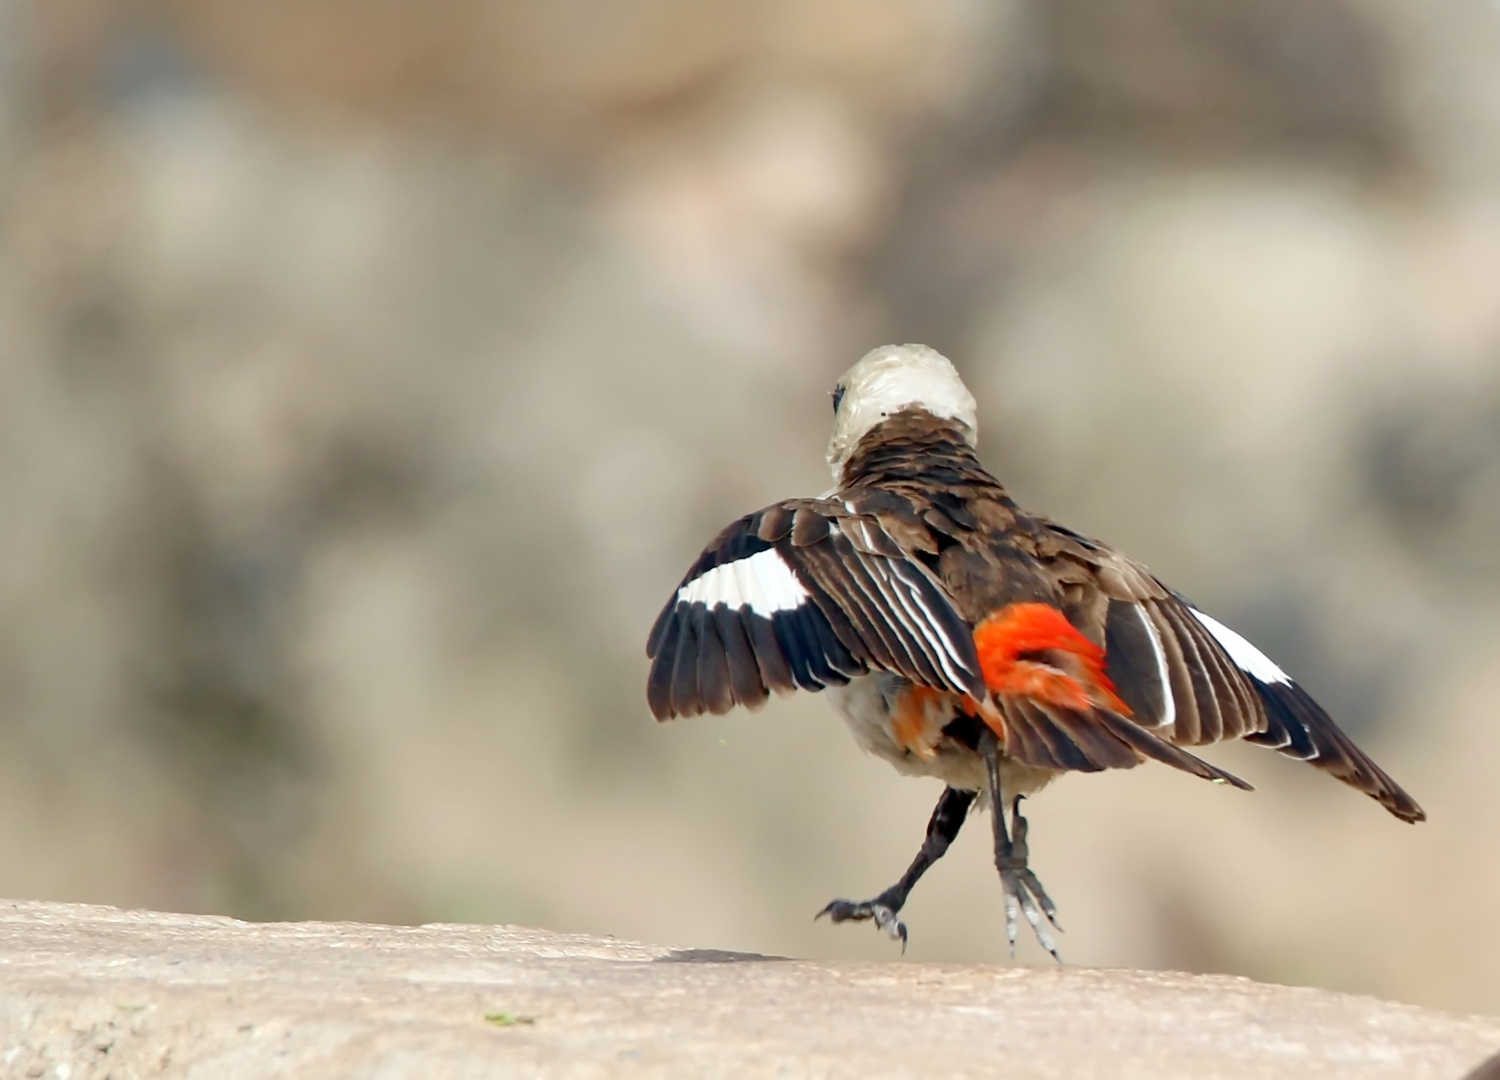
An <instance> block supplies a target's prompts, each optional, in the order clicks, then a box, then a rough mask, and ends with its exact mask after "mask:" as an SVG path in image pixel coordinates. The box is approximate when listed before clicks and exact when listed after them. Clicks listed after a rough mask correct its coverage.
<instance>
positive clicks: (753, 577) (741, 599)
mask: <svg viewBox="0 0 1500 1080" xmlns="http://www.w3.org/2000/svg"><path fill="white" fill-rule="evenodd" d="M811 596H812V594H811V593H809V592H808V591H807V588H806V586H804V585H803V584H802V582H800V581H798V580H797V575H796V574H794V573H792V568H791V567H790V566H788V565H787V564H786V561H785V560H784V559H782V557H781V556H780V555H778V554H777V553H776V549H775V548H767V549H766V550H765V551H758V552H756V553H755V554H754V555H751V556H750V557H749V558H748V559H736V560H735V561H734V562H731V563H722V564H721V565H719V566H716V567H714V568H713V569H712V570H710V571H708V572H707V573H706V574H703V575H701V576H699V577H695V578H694V579H693V580H692V581H689V582H688V583H687V584H686V585H684V586H683V587H682V588H680V589H678V590H677V602H678V603H679V604H692V603H701V604H705V605H707V606H708V607H709V608H713V607H714V606H716V605H718V604H723V605H725V606H726V607H728V608H730V609H731V610H738V609H739V608H741V607H746V606H748V607H749V608H750V610H751V611H753V612H755V614H757V615H764V616H767V617H769V616H770V615H772V614H773V613H775V612H777V611H792V610H795V609H796V608H799V607H801V606H802V605H803V604H804V603H806V602H807V600H808V599H809V598H810V597H811Z"/></svg>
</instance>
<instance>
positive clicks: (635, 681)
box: [0, 0, 1500, 1011]
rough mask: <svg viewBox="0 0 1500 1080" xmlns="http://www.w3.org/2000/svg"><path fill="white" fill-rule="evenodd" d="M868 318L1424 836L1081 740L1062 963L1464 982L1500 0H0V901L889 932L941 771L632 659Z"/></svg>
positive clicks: (1488, 782) (951, 937) (736, 944)
mask: <svg viewBox="0 0 1500 1080" xmlns="http://www.w3.org/2000/svg"><path fill="white" fill-rule="evenodd" d="M887 341H924V342H927V343H929V344H931V345H933V346H935V347H937V348H939V349H941V350H943V351H945V352H947V353H949V354H950V355H951V356H952V357H953V358H954V359H955V360H956V361H957V363H958V364H959V366H960V368H961V370H962V371H963V372H964V373H965V374H966V376H967V377H968V379H969V380H970V383H971V385H972V386H973V387H974V389H975V391H976V394H977V395H978V396H979V398H980V407H981V421H982V438H981V449H982V451H983V454H984V456H985V458H986V460H987V462H988V463H989V464H990V465H991V466H992V467H993V468H994V469H995V470H996V471H997V472H999V473H1000V475H1001V476H1002V477H1004V478H1005V479H1007V481H1008V482H1009V483H1010V484H1011V486H1012V488H1013V490H1014V491H1015V492H1016V494H1017V495H1018V497H1020V498H1021V499H1022V500H1023V502H1025V503H1026V504H1027V505H1030V506H1032V507H1035V508H1036V509H1039V510H1043V511H1046V512H1048V513H1050V514H1053V515H1054V516H1057V517H1059V518H1061V519H1062V520H1064V521H1066V522H1067V523H1069V524H1070V525H1072V526H1074V527H1076V528H1078V529H1080V530H1083V531H1086V532H1090V533H1093V534H1096V535H1099V536H1101V537H1103V538H1105V539H1108V540H1110V541H1112V542H1114V543H1117V544H1119V545H1121V546H1123V547H1124V548H1126V550H1128V551H1130V552H1131V553H1133V554H1135V555H1136V556H1138V557H1139V558H1141V559H1143V560H1144V561H1146V562H1147V563H1148V564H1149V565H1151V566H1152V568H1153V569H1154V570H1156V571H1157V572H1158V573H1159V574H1161V575H1162V576H1164V577H1166V578H1167V579H1168V580H1169V581H1171V582H1172V583H1173V584H1174V585H1175V586H1176V587H1178V588H1180V589H1181V590H1183V591H1184V592H1186V593H1187V594H1188V595H1190V596H1192V597H1193V598H1194V599H1195V600H1196V601H1197V602H1198V603H1199V604H1200V605H1201V606H1203V607H1205V608H1206V609H1207V610H1209V611H1210V612H1213V613H1214V614H1216V615H1217V616H1219V617H1220V618H1222V619H1224V620H1225V621H1227V622H1229V623H1231V624H1232V625H1234V626H1236V627H1237V628H1239V629H1240V630H1242V631H1243V632H1244V633H1246V634H1247V635H1249V636H1251V637H1252V638H1253V639H1255V640H1256V641H1257V642H1259V643H1260V644H1261V645H1262V646H1263V647H1264V648H1265V650H1266V651H1267V652H1268V653H1270V654H1271V655H1272V656H1273V657H1275V658H1277V659H1278V660H1280V661H1281V662H1282V663H1283V664H1284V665H1285V666H1286V667H1288V668H1289V669H1290V670H1291V671H1292V672H1293V673H1294V674H1295V675H1296V676H1297V677H1298V678H1299V679H1301V680H1302V681H1303V682H1304V683H1305V684H1306V685H1307V686H1308V687H1309V688H1310V689H1312V690H1313V691H1314V692H1315V693H1316V694H1317V695H1318V696H1319V697H1320V698H1321V699H1322V700H1323V701H1324V702H1325V703H1326V704H1327V705H1328V706H1329V707H1330V709H1331V711H1333V712H1334V713H1335V715H1336V716H1337V717H1338V718H1339V719H1340V721H1341V722H1342V723H1343V724H1344V725H1345V726H1346V727H1347V728H1348V729H1349V730H1350V731H1351V732H1353V733H1354V734H1355V735H1356V737H1357V738H1359V739H1360V740H1361V742H1362V743H1364V744H1365V745H1366V746H1367V747H1368V748H1369V749H1370V750H1371V751H1372V752H1373V753H1375V755H1376V756H1377V757H1378V758H1379V759H1380V760H1381V762H1382V763H1383V764H1385V765H1386V766H1387V767H1388V768H1389V769H1390V771H1391V772H1392V773H1393V774H1395V775H1396V776H1397V778H1398V779H1400V780H1401V781H1402V782H1403V783H1404V784H1405V785H1406V786H1408V787H1409V788H1410V789H1411V790H1412V792H1413V793H1414V794H1415V795H1416V796H1417V797H1418V798H1419V800H1420V801H1422V802H1423V804H1424V805H1425V806H1426V807H1427V809H1428V811H1429V813H1430V815H1431V818H1432V820H1431V821H1430V822H1429V823H1427V824H1425V825H1421V826H1418V827H1414V828H1413V827H1407V826H1404V825H1401V824H1399V823H1398V822H1396V821H1394V820H1393V819H1391V818H1389V817H1388V816H1387V815H1385V814H1384V813H1383V812H1382V811H1380V810H1379V808H1378V807H1376V806H1375V805H1374V804H1372V803H1370V802H1369V801H1368V800H1366V799H1363V798H1360V797H1358V796H1357V795H1355V794H1352V793H1351V792H1349V791H1348V790H1346V789H1343V788H1342V787H1341V786H1340V785H1338V784H1336V783H1334V782H1332V781H1330V780H1329V779H1327V778H1326V777H1324V776H1321V775H1319V774H1317V773H1315V772H1314V771H1313V770H1310V769H1306V768H1303V767H1299V766H1297V765H1296V764H1295V763H1293V762H1288V761H1286V760H1284V759H1280V758H1278V757H1276V756H1275V755H1272V754H1268V753H1266V752H1265V751H1261V750H1256V749H1255V748H1252V747H1226V748H1224V749H1223V750H1222V751H1215V752H1213V753H1212V755H1211V756H1213V757H1214V758H1215V760H1217V761H1220V762H1222V763H1223V764H1225V765H1227V766H1228V767H1231V768H1234V769H1236V771H1239V772H1241V773H1242V774H1243V775H1245V776H1246V777H1247V778H1248V779H1250V780H1252V781H1253V782H1254V783H1255V784H1257V786H1258V787H1259V788H1260V790H1259V792H1257V793H1256V794H1254V795H1243V794H1240V793H1237V792H1233V791H1225V790H1220V789H1216V788H1212V787H1210V786H1209V785H1206V784H1199V783H1196V782H1193V781H1191V780H1189V779H1188V778H1185V777H1182V776H1175V775H1172V774H1171V773H1169V772H1168V771H1167V770H1164V769H1160V768H1154V767H1148V768H1144V769H1141V770H1137V771H1134V772H1132V773H1125V774H1118V775H1110V776H1102V777H1083V778H1078V777H1075V778H1072V779H1067V780H1064V781H1062V782H1060V783H1059V784H1058V785H1056V787H1055V788H1054V789H1051V790H1049V791H1048V792H1047V793H1046V794H1045V795H1044V796H1043V797H1042V798H1039V799H1038V800H1036V801H1035V802H1034V803H1033V804H1032V805H1031V810H1030V816H1031V819H1032V824H1033V830H1032V838H1033V851H1034V853H1035V857H1034V864H1035V865H1036V867H1037V868H1038V870H1039V871H1040V872H1041V874H1042V877H1043V879H1044V880H1045V881H1046V882H1047V883H1048V886H1049V889H1050V890H1051V892H1052V893H1053V895H1054V896H1055V897H1056V898H1057V899H1058V900H1059V903H1060V905H1061V909H1062V919H1063V923H1064V925H1065V926H1066V927H1067V928H1068V929H1069V931H1070V932H1069V934H1068V935H1067V936H1066V937H1065V939H1064V941H1063V950H1064V956H1065V957H1066V958H1067V959H1068V960H1070V961H1073V962H1075V963H1079V964H1089V965H1136V966H1145V967H1172V968H1180V969H1185V970H1189V971H1206V972H1229V973H1236V974H1243V975H1249V976H1252V977H1256V978H1260V979H1266V980H1273V981H1284V982H1297V983H1302V982H1305V983H1314V984H1319V985H1322V986H1327V987H1331V988H1336V989H1342V990H1357V991H1367V992H1373V993H1377V994H1381V995H1384V996H1387V997H1391V998H1396V999H1400V1000H1404V1001H1409V1002H1415V1003H1420V1004H1425V1005H1431V1006H1437V1007H1443V1008H1450V1009H1461V1010H1489V1011H1500V936H1497V935H1496V932H1495V920H1494V914H1495V912H1496V909H1497V905H1500V855H1497V851H1496V840H1495V837H1496V836H1497V835H1500V785H1496V783H1495V781H1494V779H1493V774H1494V769H1495V763H1496V762H1497V761H1500V722H1497V710H1500V613H1497V600H1500V6H1497V5H1496V3H1494V2H1493V0H1428V2H1425V3H1422V4H1409V3H1398V2H1395V0H1142V2H1140V3H1134V4H1130V5H1124V6H1122V5H1118V4H1114V3H1109V2H1107V0H1050V2H1045V3H1044V2H1041V0H1000V2H993V3H992V2H980V0H944V2H942V3H932V2H930V0H764V2H761V3H755V4H747V3H735V2H732V0H611V2H608V3H604V2H597V0H596V2H592V3H591V2H588V0H549V2H546V3H543V2H540V0H531V2H525V0H427V2H423V3H418V2H416V0H406V2H402V0H363V2H355V0H260V2H257V3H251V4H247V3H230V2H226V0H153V2H142V0H137V2H135V3H126V2H124V0H45V2H42V0H30V2H23V0H0V894H3V895H6V896H11V897H34V898H48V899H66V900H77V901H93V902H104V903H113V904H122V905H140V906H149V907H155V908H163V909H168V910H177V911H194V912H213V913H223V914H232V915H237V916H240V917H246V918H255V919H294V918H325V919H328V918H332V919H364V920H380V921H393V922H424V921H433V920H464V921H474V922H502V921H503V922H520V923H527V924H531V925H535V926H544V927H549V928H553V929H557V930H564V931H577V932H589V933H596V934H614V935H618V936H621V937H628V938H634V939H641V940H650V941H663V942H672V943H681V944H687V945H693V946H698V947H711V948H718V949H737V950H746V951H755V952H765V953H777V954H790V955H801V956H810V957H864V958H894V956H895V955H896V951H895V949H894V947H893V946H892V945H891V944H890V943H889V942H887V941H884V940H883V939H881V938H878V937H877V936H876V935H875V934H874V933H871V932H870V931H869V930H868V929H866V928H861V927H855V928H849V927H842V928H837V929H834V928H830V927H829V926H827V924H826V923H819V924H814V923H813V922H812V918H811V917H812V914H813V913H814V912H815V911H817V910H818V908H820V907H821V906H822V905H823V903H824V902H825V901H827V900H828V899H830V898H832V897H833V896H836V895H845V896H863V895H866V894H869V893H873V892H875V891H877V890H878V889H880V888H882V887H884V886H885V885H886V884H888V883H889V882H890V881H891V880H892V879H893V878H894V877H895V875H896V874H897V873H898V872H899V871H900V869H901V868H903V867H904V866H905V864H906V861H907V860H908V859H909V857H910V856H911V854H912V853H913V851H914V849H915V845H916V843H917V841H918V839H919V837H920V835H921V830H922V827H923V825H924V823H925V821H926V815H927V813H928V811H929V810H930V807H931V803H932V802H933V800H934V799H935V798H936V795H937V788H936V786H935V785H934V784H927V783H922V782H918V781H913V780H907V779H903V778H901V777H898V776H897V775H896V774H894V773H893V772H892V771H891V770H889V769H888V768H887V767H886V766H884V765H883V764H881V763H878V762H875V761H873V760H870V759H866V758H864V757H863V756H862V755H861V754H860V753H859V752H858V750H856V749H855V748H854V746H853V744H852V743H851V742H850V740H849V739H848V737H847V735H846V734H845V733H844V731H843V730H842V727H841V725H840V723H839V722H838V721H837V720H836V719H835V718H834V717H833V715H832V714H831V713H830V712H829V711H828V709H827V708H826V706H825V705H824V704H823V703H821V702H819V701H818V700H816V698H814V697H811V696H805V697H804V698H802V699H793V700H789V701H783V702H776V703H773V705H771V706H770V707H769V708H768V709H767V710H766V711H765V712H763V713H761V714H759V715H755V716H748V715H735V716H731V717H725V718H722V719H713V718H703V719H699V720H694V721H689V722H683V723H678V724H674V725H670V726H666V727H660V726H658V725H656V724H655V723H654V722H653V721H652V720H651V719H650V716H649V714H648V713H647V711H646V708H645V702H644V697H643V690H642V687H643V682H644V678H645V673H646V662H645V659H644V657H643V655H642V646H643V642H644V638H645V633H646V630H647V628H648V626H649V624H650V622H651V619H652V618H653V617H654V616H655V613H656V610H657V608H658V606H659V605H660V604H661V603H662V602H663V601H664V600H665V599H666V597H667V596H668V595H669V594H670V591H671V589H672V588H673V586H674V585H675V584H676V582H677V579H678V577H679V576H680V574H681V573H682V571H683V570H684V569H685V567H686V565H687V564H688V562H689V561H690V560H691V558H692V557H693V556H694V555H695V554H696V553H697V551H698V549H699V547H700V546H701V545H702V543H703V542H704V541H705V540H706V539H707V538H708V537H709V536H710V535H711V534H712V533H713V532H714V531H716V530H717V529H718V528H719V527H720V526H721V525H722V524H723V523H724V522H726V521H727V520H729V519H730V518H732V517H734V516H737V515H738V514H740V513H742V512H744V511H746V510H749V509H752V508H754V507H757V506H759V505H762V504H764V503H766V502H769V501H771V500H772V499H775V498H779V497H783V496H786V495H792V494H808V493H813V492H815V491H818V490H821V489H822V488H823V487H825V486H826V482H827V481H826V470H825V467H824V465H823V462H822V451H823V443H824V440H825V438H826V427H827V424H828V419H829V417H828V404H827V399H826V397H825V396H824V393H825V391H826V390H827V388H828V387H829V386H830V385H831V383H832V381H833V379H834V378H835V377H836V375H837V374H838V373H839V372H840V371H841V370H842V369H843V368H844V367H845V366H847V365H848V364H849V363H850V362H852V361H853V360H854V359H855V358H857V357H858V356H859V355H860V354H861V353H863V352H864V351H865V350H866V349H868V348H870V347H872V346H873V345H876V344H881V343H884V342H887ZM984 831H985V830H983V829H977V830H971V833H970V834H969V835H966V836H965V837H964V838H963V839H962V840H961V841H960V843H959V844H958V845H957V846H956V849H955V851H954V853H953V855H952V856H950V858H949V859H948V860H947V861H945V863H944V864H942V865H941V866H940V867H939V868H938V869H936V870H935V871H934V872H933V873H932V875H931V876H930V878H929V879H928V880H927V881H926V882H924V883H923V886H922V888H920V889H919V890H918V891H917V893H916V895H915V897H914V899H913V902H912V903H911V905H910V906H909V908H908V909H907V914H908V921H909V922H910V924H911V926H912V942H911V948H910V949H909V951H908V953H907V956H908V957H910V958H913V959H926V960H932V959H943V960H967V961H983V960H998V959H1002V958H1003V957H1004V956H1005V948H1004V943H1003V931H1002V927H1001V921H1000V911H1001V908H1000V902H999V901H1000V894H999V889H998V886H997V884H996V883H995V881H994V880H993V872H992V871H991V870H990V869H989V868H988V865H987V859H986V857H985V846H986V845H985V842H984V836H983V833H984ZM1028 946H1029V943H1028ZM1022 959H1023V960H1028V961H1036V960H1037V959H1039V954H1037V953H1036V952H1035V950H1034V949H1029V948H1028V950H1027V951H1025V952H1023V955H1022Z"/></svg>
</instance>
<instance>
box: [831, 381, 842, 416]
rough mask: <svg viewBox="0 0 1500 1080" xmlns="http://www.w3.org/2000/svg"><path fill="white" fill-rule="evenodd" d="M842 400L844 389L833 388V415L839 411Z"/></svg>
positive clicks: (840, 387)
mask: <svg viewBox="0 0 1500 1080" xmlns="http://www.w3.org/2000/svg"><path fill="white" fill-rule="evenodd" d="M843 400H844V388H843V387H842V386H835V387H834V388H833V411H834V413H835V414H837V413H838V411H839V403H840V402H841V401H843Z"/></svg>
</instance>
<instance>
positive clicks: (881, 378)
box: [828, 345, 979, 481]
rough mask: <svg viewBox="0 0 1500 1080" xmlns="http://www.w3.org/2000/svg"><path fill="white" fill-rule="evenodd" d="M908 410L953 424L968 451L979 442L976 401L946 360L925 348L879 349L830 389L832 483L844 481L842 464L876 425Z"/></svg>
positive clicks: (829, 462) (829, 455) (899, 346)
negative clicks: (922, 412) (961, 434)
mask: <svg viewBox="0 0 1500 1080" xmlns="http://www.w3.org/2000/svg"><path fill="white" fill-rule="evenodd" d="M911 408H916V409H922V410H923V411H925V412H929V413H931V414H932V415H933V416H937V417H940V418H942V419H944V420H952V421H954V422H955V423H956V424H957V425H958V426H959V428H960V429H961V430H962V431H963V434H964V437H965V438H966V439H967V440H968V442H969V445H970V446H973V445H974V443H975V441H976V440H977V439H978V437H979V427H978V420H977V419H976V418H975V406H974V395H973V394H971V393H969V388H968V387H966V386H965V385H964V383H963V380H962V379H960V378H959V377H958V372H957V371H956V370H954V367H953V365H952V364H951V363H950V362H949V361H948V358H947V357H946V356H944V355H943V354H942V353H940V352H938V351H937V350H936V349H929V348H928V347H927V346H926V345H882V346H881V347H880V348H878V349H874V350H872V351H870V352H868V353H866V354H865V355H864V356H863V357H862V358H861V359H860V361H859V363H857V364H855V365H854V366H853V367H851V368H850V369H849V370H848V371H846V372H844V374H843V375H842V376H840V378H839V381H838V382H837V383H836V384H834V389H833V437H832V438H831V439H829V440H828V464H830V465H832V466H833V476H834V479H835V480H840V481H841V480H842V479H843V471H844V464H845V463H846V462H847V461H848V460H849V456H850V455H851V454H853V453H854V448H855V447H856V446H858V445H859V441H860V440H861V439H863V438H864V437H865V436H866V435H868V434H869V433H870V430H871V429H872V428H873V427H875V425H876V424H878V423H880V422H881V421H882V420H884V419H886V418H887V417H888V416H892V415H894V414H896V413H898V412H900V411H901V410H903V409H911Z"/></svg>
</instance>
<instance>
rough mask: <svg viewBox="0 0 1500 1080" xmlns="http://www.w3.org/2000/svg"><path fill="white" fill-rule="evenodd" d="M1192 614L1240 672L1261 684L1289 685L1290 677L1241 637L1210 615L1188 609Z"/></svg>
mask: <svg viewBox="0 0 1500 1080" xmlns="http://www.w3.org/2000/svg"><path fill="white" fill-rule="evenodd" d="M1188 610H1189V611H1191V612H1192V613H1193V618H1195V619H1197V620H1198V621H1199V622H1200V623H1202V624H1203V626H1204V629H1206V630H1207V631H1208V632H1209V633H1210V634H1212V635H1213V636H1214V640H1215V641H1217V642H1218V643H1219V644H1220V645H1222V646H1224V651H1225V652H1227V653H1228V654H1229V659H1231V660H1233V661H1234V662H1235V663H1236V664H1238V665H1239V667H1240V670H1242V671H1244V672H1245V673H1246V674H1248V675H1252V676H1254V677H1255V678H1257V679H1259V680H1260V681H1261V682H1263V683H1289V682H1291V681H1292V677H1291V676H1290V675H1288V674H1287V673H1286V672H1284V671H1282V670H1281V669H1280V668H1279V667H1277V666H1276V665H1275V664H1273V663H1272V662H1271V658H1270V657H1269V656H1267V655H1266V654H1265V653H1263V652H1261V651H1260V650H1259V649H1257V648H1256V647H1255V646H1254V645H1252V644H1250V642H1248V641H1246V640H1245V639H1244V637H1243V636H1241V635H1240V634H1237V633H1235V632H1234V631H1233V630H1231V629H1229V627H1227V626H1225V625H1224V624H1223V623H1221V622H1220V621H1219V620H1218V619H1215V618H1214V617H1213V616H1212V615H1205V614H1203V612H1201V611H1199V610H1198V609H1197V608H1195V607H1190V608H1188Z"/></svg>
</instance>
